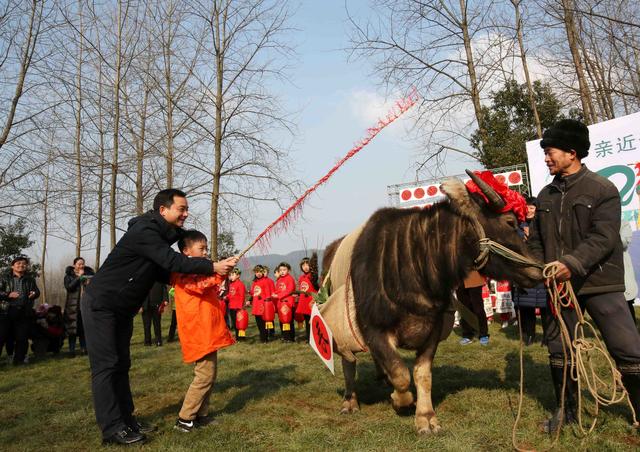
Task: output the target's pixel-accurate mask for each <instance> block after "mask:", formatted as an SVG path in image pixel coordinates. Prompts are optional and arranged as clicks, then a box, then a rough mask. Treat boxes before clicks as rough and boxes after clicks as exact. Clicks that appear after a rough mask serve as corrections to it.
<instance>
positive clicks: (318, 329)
mask: <svg viewBox="0 0 640 452" xmlns="http://www.w3.org/2000/svg"><path fill="white" fill-rule="evenodd" d="M311 331H312V332H313V341H314V342H315V344H316V348H317V349H318V352H320V356H322V358H323V359H325V360H328V359H330V358H331V347H332V346H333V345H332V344H331V343H329V333H328V332H327V328H326V327H325V326H324V323H322V321H321V320H320V319H319V318H318V317H314V318H313V322H312V324H311Z"/></svg>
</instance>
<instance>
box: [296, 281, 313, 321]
mask: <svg viewBox="0 0 640 452" xmlns="http://www.w3.org/2000/svg"><path fill="white" fill-rule="evenodd" d="M298 290H299V291H300V292H307V294H308V295H305V294H303V293H302V294H300V296H299V297H298V307H297V308H296V314H302V315H311V306H312V305H313V296H312V294H314V293H316V292H318V291H317V290H316V289H315V287H313V283H312V282H311V273H303V274H301V275H300V278H298Z"/></svg>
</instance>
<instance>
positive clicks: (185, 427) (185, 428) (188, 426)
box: [173, 418, 196, 433]
mask: <svg viewBox="0 0 640 452" xmlns="http://www.w3.org/2000/svg"><path fill="white" fill-rule="evenodd" d="M173 428H175V429H176V430H180V431H181V432H185V433H189V432H190V431H191V430H193V429H194V428H196V422H195V421H185V420H184V419H180V418H178V420H177V421H176V425H174V426H173Z"/></svg>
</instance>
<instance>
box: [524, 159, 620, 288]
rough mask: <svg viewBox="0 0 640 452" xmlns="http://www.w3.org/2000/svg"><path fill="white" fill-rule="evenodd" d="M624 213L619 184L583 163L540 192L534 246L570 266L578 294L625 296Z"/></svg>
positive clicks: (547, 258)
mask: <svg viewBox="0 0 640 452" xmlns="http://www.w3.org/2000/svg"><path fill="white" fill-rule="evenodd" d="M620 209H621V208H620V194H619V193H618V189H617V188H616V186H615V185H613V183H611V182H610V181H609V180H608V179H606V178H605V177H602V176H600V175H598V174H596V173H594V172H592V171H590V170H589V169H587V167H586V166H584V165H582V168H581V169H580V171H578V172H577V173H575V174H572V175H570V176H567V177H560V176H556V177H555V178H554V179H553V181H552V182H551V183H550V184H549V185H547V186H546V187H544V188H543V189H542V190H541V191H540V194H539V195H538V208H537V211H536V218H535V221H534V223H533V224H532V225H531V226H532V227H531V232H530V237H529V242H528V245H529V247H530V249H531V251H532V252H533V253H534V255H535V256H536V257H537V258H538V259H541V260H542V261H543V262H551V261H554V260H559V261H560V262H562V263H563V264H565V265H566V266H567V267H569V269H570V270H571V274H572V277H571V283H572V285H573V288H574V290H575V291H576V293H577V294H578V295H589V294H597V293H607V292H624V267H623V264H622V242H621V240H620V216H621V211H620Z"/></svg>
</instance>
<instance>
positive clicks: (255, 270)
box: [253, 264, 264, 273]
mask: <svg viewBox="0 0 640 452" xmlns="http://www.w3.org/2000/svg"><path fill="white" fill-rule="evenodd" d="M263 271H264V267H263V266H262V265H260V264H258V265H256V266H255V267H253V273H258V272H260V273H262V272H263Z"/></svg>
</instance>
